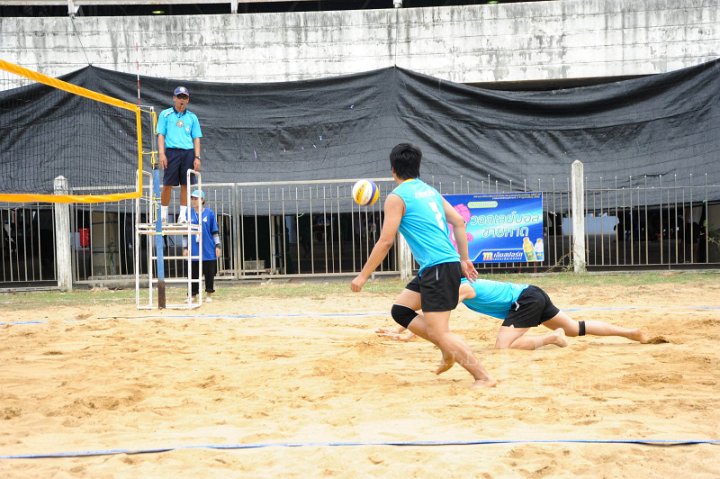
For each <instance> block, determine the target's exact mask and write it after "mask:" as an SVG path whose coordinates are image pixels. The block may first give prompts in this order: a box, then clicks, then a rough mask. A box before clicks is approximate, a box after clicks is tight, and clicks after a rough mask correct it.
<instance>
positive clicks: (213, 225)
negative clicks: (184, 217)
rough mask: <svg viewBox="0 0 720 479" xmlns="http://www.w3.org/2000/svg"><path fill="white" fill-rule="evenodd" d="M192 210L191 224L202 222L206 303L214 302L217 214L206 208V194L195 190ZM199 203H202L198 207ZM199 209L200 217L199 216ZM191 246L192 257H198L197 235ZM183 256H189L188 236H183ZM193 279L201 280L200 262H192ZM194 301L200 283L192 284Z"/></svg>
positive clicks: (192, 198)
mask: <svg viewBox="0 0 720 479" xmlns="http://www.w3.org/2000/svg"><path fill="white" fill-rule="evenodd" d="M190 201H191V202H192V208H191V209H190V212H189V215H190V223H192V224H194V225H197V224H200V222H201V221H202V235H203V236H202V246H203V250H202V273H203V277H204V278H205V301H207V302H208V303H209V302H211V301H212V294H213V293H214V292H215V275H216V274H217V259H218V257H219V256H220V230H219V228H218V223H217V217H216V216H215V212H214V211H213V210H211V209H210V208H205V192H204V191H200V190H195V191H193V192H192V194H191V195H190ZM198 202H201V204H200V205H198ZM198 207H199V208H200V215H198ZM191 238H192V240H191V243H192V244H191V245H190V250H191V253H192V256H198V249H199V246H200V239H199V237H198V236H197V235H193V236H192V237H191ZM183 246H184V249H183V256H187V255H188V245H187V236H183ZM192 277H193V278H194V279H199V278H200V261H198V260H193V261H192ZM190 288H191V292H192V296H193V301H194V299H195V297H196V296H197V295H198V293H199V291H200V285H199V284H198V283H192V285H191V286H190Z"/></svg>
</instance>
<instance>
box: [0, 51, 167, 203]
mask: <svg viewBox="0 0 720 479" xmlns="http://www.w3.org/2000/svg"><path fill="white" fill-rule="evenodd" d="M154 116H155V115H154V112H152V111H145V112H143V111H142V109H141V108H140V106H138V105H134V104H132V103H129V102H126V101H123V100H120V99H117V98H113V97H111V96H108V95H105V94H102V93H99V92H96V91H92V90H89V89H87V88H83V87H81V86H78V85H74V84H71V83H68V82H65V81H62V80H60V79H57V78H52V77H49V76H47V75H43V74H42V73H38V72H35V71H32V70H29V69H27V68H24V67H21V66H19V65H16V64H13V63H9V62H6V61H3V60H0V166H1V168H0V202H9V203H26V202H49V203H100V202H109V201H120V200H125V199H133V198H138V197H140V196H141V193H142V168H143V155H144V153H143V125H145V126H144V128H145V134H146V138H148V139H149V138H151V135H152V125H153V123H154ZM148 143H149V142H148ZM147 149H148V150H150V149H151V148H149V147H148V148H147ZM61 176H62V177H64V178H66V179H67V184H68V185H69V189H68V190H67V191H56V186H55V179H56V178H58V177H61Z"/></svg>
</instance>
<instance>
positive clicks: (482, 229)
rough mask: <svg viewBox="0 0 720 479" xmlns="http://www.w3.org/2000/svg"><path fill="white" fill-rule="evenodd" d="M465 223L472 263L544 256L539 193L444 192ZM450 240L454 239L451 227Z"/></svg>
mask: <svg viewBox="0 0 720 479" xmlns="http://www.w3.org/2000/svg"><path fill="white" fill-rule="evenodd" d="M443 197H444V198H445V199H446V200H447V201H448V203H450V204H451V205H452V206H453V207H454V208H455V210H457V211H458V212H459V213H460V215H461V216H462V217H463V218H464V219H465V222H466V223H467V235H468V249H469V252H470V259H471V260H473V262H474V263H517V262H535V261H543V260H544V259H545V248H544V245H543V202H542V193H539V192H538V193H496V194H481V195H443ZM450 239H451V240H452V241H453V243H455V238H454V237H453V235H452V228H451V229H450Z"/></svg>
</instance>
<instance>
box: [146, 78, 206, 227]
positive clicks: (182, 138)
mask: <svg viewBox="0 0 720 479" xmlns="http://www.w3.org/2000/svg"><path fill="white" fill-rule="evenodd" d="M173 103H174V106H173V107H171V108H168V109H167V110H163V111H162V112H161V113H160V116H159V117H158V124H157V135H158V151H159V152H160V166H162V167H163V168H164V169H165V175H164V177H163V190H162V193H161V194H160V204H161V205H162V208H161V216H162V221H163V223H167V216H168V206H169V205H170V197H171V195H172V189H173V186H177V185H180V215H179V216H178V223H186V222H187V184H186V180H185V179H186V175H187V171H188V170H190V169H193V170H195V171H200V138H201V137H202V131H201V130H200V120H198V117H197V115H195V113H193V112H191V111H190V110H188V109H187V105H188V103H190V92H189V91H188V89H187V88H185V87H184V86H179V87H177V88H176V89H175V91H174V92H173ZM192 181H193V183H194V181H195V178H192Z"/></svg>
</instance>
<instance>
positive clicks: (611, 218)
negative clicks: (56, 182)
mask: <svg viewBox="0 0 720 479" xmlns="http://www.w3.org/2000/svg"><path fill="white" fill-rule="evenodd" d="M425 180H426V181H428V182H429V183H431V184H433V185H434V186H435V187H436V188H437V189H438V190H439V191H440V192H441V193H443V194H472V193H502V192H517V191H541V192H543V209H544V234H543V237H544V238H543V239H544V244H545V248H546V254H545V258H544V261H543V262H541V263H532V264H528V263H507V264H487V265H485V264H478V265H477V266H478V269H480V270H481V271H483V272H486V273H491V272H495V271H498V272H499V271H503V272H504V271H512V272H545V271H560V270H566V269H568V268H570V266H571V264H572V253H571V251H572V246H571V245H572V223H571V221H570V213H569V211H570V180H569V178H563V179H557V180H555V179H554V180H552V181H550V182H547V183H543V182H540V181H535V182H530V181H528V182H525V183H523V184H522V185H517V184H512V183H502V182H500V181H492V180H491V179H488V180H487V181H481V182H470V181H467V180H463V179H462V178H460V179H458V181H457V182H451V183H449V184H447V183H445V184H442V183H436V182H434V181H433V178H425ZM377 183H378V184H379V186H380V187H381V190H382V192H383V198H384V196H385V195H386V194H387V192H389V191H390V190H391V189H392V187H393V186H394V185H393V183H392V182H391V181H389V180H387V179H385V180H378V181H377ZM585 184H586V188H585V211H586V216H585V220H586V221H585V225H586V227H585V235H586V236H585V240H586V245H587V252H586V263H587V267H588V269H589V270H612V269H615V270H633V269H674V268H716V267H718V266H719V265H720V202H717V201H711V199H715V198H717V195H716V192H717V191H718V190H720V186H719V185H708V184H707V182H703V179H702V178H692V177H691V176H690V177H688V178H678V177H673V178H672V179H670V180H668V179H667V178H665V179H663V178H662V177H654V178H642V179H639V180H638V179H634V178H614V179H612V180H610V181H608V180H603V179H602V178H600V179H594V180H593V179H591V178H587V179H586V182H585ZM351 187H352V181H351V180H336V181H315V182H296V183H255V184H242V183H234V184H207V183H205V184H204V185H203V188H204V190H205V192H206V195H207V202H206V206H207V207H210V208H212V209H213V210H214V211H215V212H216V215H217V218H218V223H219V226H220V235H221V239H222V243H223V255H222V256H221V257H220V258H219V259H218V279H249V278H288V277H309V276H340V275H354V274H356V273H357V272H358V271H359V270H360V269H361V267H362V265H363V263H364V261H365V260H366V259H367V257H368V255H369V252H370V250H371V249H372V247H373V245H374V244H375V241H376V240H377V239H378V237H379V233H380V229H381V227H382V220H383V218H382V204H381V203H382V199H383V198H381V201H380V202H378V203H377V204H375V205H373V206H371V207H367V208H361V207H358V206H357V205H355V204H354V203H353V202H352V200H351V195H350V190H351ZM178 193H179V189H176V191H175V197H174V198H173V201H172V203H171V204H173V205H175V208H177V204H178V200H177V194H178ZM150 207H152V205H150V204H148V203H147V200H143V204H141V208H140V218H137V217H136V213H135V204H134V202H133V201H121V202H117V203H105V204H97V205H84V204H83V205H81V204H75V205H71V208H70V218H71V221H70V223H71V227H70V228H71V232H69V234H70V235H71V245H72V269H73V271H72V277H73V282H74V283H76V284H83V283H85V284H92V283H98V282H101V283H108V282H120V283H122V282H126V283H131V282H132V281H134V275H135V264H134V252H135V248H140V249H141V251H140V253H141V254H140V256H141V258H146V255H147V246H146V243H145V242H144V241H140V244H135V235H134V228H135V224H137V223H138V222H145V220H146V218H147V212H148V208H150ZM172 214H173V212H171V217H172ZM0 221H1V222H2V241H1V242H0V262H1V266H2V268H1V272H0V274H1V275H0V287H2V288H4V289H8V288H26V287H48V286H53V285H56V284H57V274H56V265H55V263H56V261H55V234H56V233H55V217H54V210H53V208H52V205H47V204H23V205H14V204H4V205H3V204H0ZM164 242H165V248H166V251H167V253H166V254H167V255H168V256H173V255H175V256H177V255H178V254H174V253H173V252H174V251H175V252H177V250H178V249H180V248H181V247H182V246H181V245H182V241H181V237H179V236H166V237H164ZM146 265H147V261H145V260H141V261H140V268H141V269H142V268H147V266H146ZM165 272H166V276H167V277H183V276H186V275H187V272H186V267H185V262H183V261H182V260H168V261H166V265H165ZM378 272H379V274H398V272H399V260H398V251H397V247H393V249H392V250H391V252H390V254H389V255H388V257H387V258H386V259H385V261H384V262H383V263H382V265H381V267H380V268H379V269H378ZM142 273H144V271H141V274H142Z"/></svg>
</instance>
